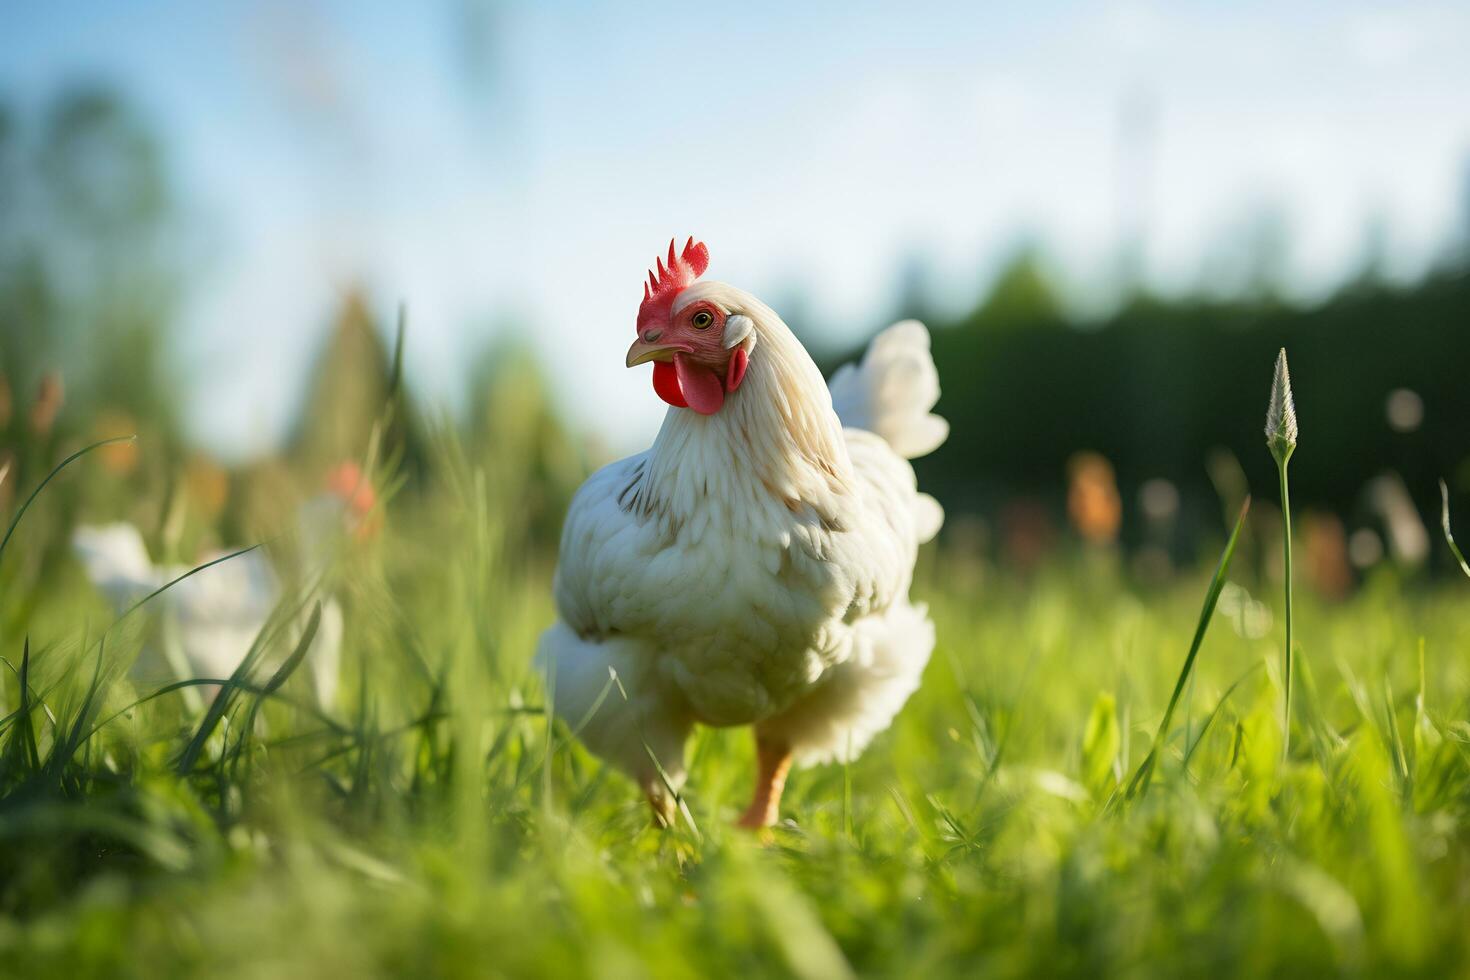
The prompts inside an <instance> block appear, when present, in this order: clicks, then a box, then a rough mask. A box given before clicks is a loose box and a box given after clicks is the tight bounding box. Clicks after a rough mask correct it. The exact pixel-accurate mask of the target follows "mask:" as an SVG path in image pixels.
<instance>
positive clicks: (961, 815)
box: [0, 445, 1470, 977]
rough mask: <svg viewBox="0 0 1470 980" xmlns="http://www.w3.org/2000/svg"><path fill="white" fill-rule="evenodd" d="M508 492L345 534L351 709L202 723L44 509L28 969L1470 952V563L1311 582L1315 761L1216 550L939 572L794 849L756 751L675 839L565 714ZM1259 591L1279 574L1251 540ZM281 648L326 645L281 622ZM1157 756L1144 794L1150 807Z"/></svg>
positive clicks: (799, 789) (17, 697)
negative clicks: (56, 552)
mask: <svg viewBox="0 0 1470 980" xmlns="http://www.w3.org/2000/svg"><path fill="white" fill-rule="evenodd" d="M75 465H76V466H77V467H78V468H85V467H86V466H87V465H88V464H87V461H85V460H83V461H80V462H79V463H78V464H75ZM502 486H503V482H502V481H500V480H499V479H498V478H497V476H496V473H495V470H494V468H488V469H480V468H476V467H473V466H471V465H469V464H468V463H466V462H465V461H464V459H463V456H462V454H459V453H458V451H457V450H456V449H455V447H453V446H452V445H446V447H445V451H444V452H442V453H441V454H440V462H439V463H438V464H437V466H436V468H435V470H434V472H433V473H432V474H431V477H430V488H429V489H428V490H426V491H425V492H424V494H423V495H422V496H421V497H414V498H412V499H411V498H410V497H409V495H408V494H403V495H400V499H398V500H395V501H393V502H392V503H390V505H389V508H388V515H387V520H386V522H385V524H384V527H383V532H382V533H381V534H380V535H379V536H378V537H377V538H376V539H374V540H373V541H371V542H366V543H357V544H354V545H352V551H351V552H350V554H348V555H346V556H344V557H345V558H348V559H350V560H346V561H343V562H342V563H341V567H340V568H339V569H338V571H337V577H336V591H337V593H338V594H339V595H340V596H342V597H343V600H344V604H345V606H346V607H347V613H348V635H347V640H346V647H345V649H344V663H345V671H346V677H345V683H344V691H343V693H342V695H341V698H340V701H339V705H338V707H337V709H336V711H334V712H332V713H331V714H330V715H323V714H321V713H319V712H317V711H316V710H315V709H314V708H313V707H312V701H311V696H310V692H309V690H308V688H307V685H306V684H305V683H304V678H303V677H297V676H287V675H288V673H289V670H284V669H283V670H280V671H276V672H272V671H271V670H267V669H264V668H263V667H261V668H259V669H257V670H254V671H251V670H245V671H241V672H240V673H238V674H237V676H236V677H235V678H232V679H230V684H229V685H228V686H227V690H226V696H225V697H224V698H222V699H221V700H220V701H217V702H215V704H216V708H215V709H214V710H211V711H209V712H208V713H206V714H204V715H203V716H201V715H200V714H195V713H190V712H189V711H188V710H187V709H186V708H185V706H184V702H183V699H182V696H181V692H180V690H178V689H171V690H168V691H167V692H165V693H163V694H161V695H159V696H156V697H151V698H148V695H150V694H152V693H153V692H152V691H151V690H138V689H135V687H134V686H133V684H132V682H131V681H130V680H129V679H128V675H127V672H126V668H127V665H128V663H129V662H130V660H131V658H132V657H133V656H135V654H136V652H137V651H138V649H139V647H140V645H141V644H142V643H144V642H145V641H146V639H147V638H148V636H149V632H148V616H149V607H148V606H146V605H145V606H144V607H143V608H142V609H140V610H139V611H138V612H137V613H135V614H134V615H133V616H130V617H128V619H127V620H125V621H124V622H122V623H119V624H118V625H117V626H115V627H113V628H111V629H109V628H108V626H109V624H110V623H111V622H112V617H110V616H109V615H108V614H107V612H106V610H105V608H104V607H103V605H102V604H101V601H100V600H99V599H98V598H97V597H96V596H94V595H93V594H92V593H91V591H90V589H89V588H88V587H87V586H86V585H85V583H83V582H82V581H81V580H80V577H79V575H78V574H76V572H75V570H74V569H73V570H68V569H67V568H66V567H64V565H63V567H62V568H61V570H60V571H57V570H55V569H53V570H52V572H51V573H49V574H43V573H42V572H41V571H37V569H39V568H40V567H41V565H40V564H38V563H35V562H29V563H28V562H20V561H17V560H16V559H17V558H18V557H19V555H20V554H21V553H22V552H30V553H34V552H36V551H37V550H39V549H44V548H47V547H54V546H55V545H56V543H55V542H48V541H45V540H37V536H39V535H41V534H42V533H43V532H44V531H45V529H46V528H48V527H51V526H52V524H48V523H45V522H40V523H38V524H37V525H36V527H35V528H34V529H32V528H30V527H29V526H28V525H26V524H22V525H21V526H20V528H19V530H18V531H17V532H16V534H15V537H14V540H13V541H12V542H11V545H10V550H9V551H8V552H7V553H6V554H5V555H4V556H3V557H4V560H5V562H6V563H7V566H9V564H10V563H12V562H14V563H15V567H14V568H10V567H7V568H4V569H0V572H4V573H6V574H5V575H4V577H3V578H0V582H3V589H4V591H3V592H0V609H3V616H0V655H3V656H4V657H5V661H6V662H5V663H4V664H0V716H3V717H4V720H3V722H0V726H3V727H0V971H3V972H4V973H7V974H9V975H14V976H26V977H36V976H43V975H58V976H86V975H97V976H149V977H160V976H179V975H209V976H252V977H256V976H258V977H292V976H301V977H311V976H324V975H340V976H374V975H427V974H444V975H451V976H485V975H489V976H514V975H545V976H561V975H568V974H572V975H593V976H608V977H616V976H630V977H633V976H647V975H651V976H668V977H701V976H731V975H735V976H741V975H794V976H803V977H831V976H842V975H845V974H847V973H857V974H864V975H878V976H914V975H919V976H925V975H927V976H934V977H943V976H975V975H977V974H980V975H998V976H1010V975H1021V974H1038V973H1039V974H1063V975H1065V974H1072V975H1079V976H1096V975H1099V974H1113V975H1154V976H1179V975H1198V974H1209V975H1226V976H1257V975H1261V974H1270V973H1274V974H1279V975H1305V974H1309V973H1321V972H1343V973H1356V974H1361V975H1367V976H1377V975H1420V976H1436V977H1438V976H1448V975H1455V974H1463V973H1464V971H1465V969H1466V967H1467V963H1470V957H1467V945H1470V931H1467V929H1466V928H1465V926H1466V922H1467V916H1470V904H1467V892H1466V882H1467V881H1470V839H1467V833H1466V823H1465V816H1466V805H1467V803H1470V725H1467V723H1466V720H1465V719H1466V718H1467V710H1466V709H1467V705H1470V656H1467V653H1470V587H1467V583H1465V582H1463V581H1458V580H1455V581H1448V582H1446V583H1444V584H1443V585H1438V586H1432V587H1431V586H1428V585H1426V584H1425V583H1423V582H1417V583H1403V582H1401V581H1400V580H1398V579H1397V578H1396V577H1395V576H1394V575H1393V574H1392V573H1390V572H1385V573H1383V574H1381V575H1379V576H1377V577H1375V578H1374V579H1372V580H1371V581H1369V582H1368V583H1367V585H1366V587H1365V588H1364V589H1363V590H1362V591H1361V592H1360V593H1359V594H1358V595H1357V596H1356V597H1355V598H1353V599H1352V600H1350V601H1349V602H1346V603H1343V604H1336V605H1325V604H1322V603H1321V602H1319V601H1316V600H1314V599H1313V597H1312V596H1311V594H1310V593H1304V594H1301V595H1298V596H1297V610H1296V624H1295V626H1296V641H1297V646H1298V650H1299V653H1300V658H1299V660H1298V662H1297V665H1296V667H1297V671H1298V677H1297V681H1298V682H1299V686H1298V688H1297V692H1296V695H1295V701H1296V705H1295V707H1296V712H1295V713H1294V716H1293V719H1294V725H1295V731H1294V732H1293V737H1292V739H1291V753H1290V755H1289V756H1288V757H1287V758H1286V759H1283V755H1282V744H1283V737H1282V734H1283V733H1282V731H1281V711H1280V704H1281V697H1282V693H1281V682H1282V677H1281V672H1280V664H1281V658H1280V641H1279V633H1278V632H1273V633H1271V634H1268V635H1267V636H1265V637H1263V638H1260V639H1254V640H1252V639H1246V638H1243V637H1242V636H1241V635H1239V634H1238V633H1237V632H1236V631H1235V630H1234V629H1233V628H1232V625H1231V623H1230V622H1229V621H1228V618H1227V617H1223V616H1215V617H1214V618H1213V620H1211V619H1210V617H1209V616H1208V609H1207V610H1206V612H1207V614H1206V615H1205V616H1203V617H1202V616H1201V602H1202V599H1205V598H1206V597H1207V594H1208V595H1209V596H1210V597H1211V598H1213V597H1215V596H1218V593H1219V587H1220V585H1221V584H1222V582H1223V575H1222V576H1220V577H1218V578H1212V577H1211V575H1210V574H1209V568H1210V567H1211V566H1209V565H1207V564H1206V563H1205V561H1202V562H1201V565H1200V569H1199V570H1198V571H1196V572H1193V573H1189V574H1185V575H1182V576H1181V577H1180V580H1179V581H1178V582H1176V583H1174V584H1172V585H1170V586H1168V587H1166V588H1161V589H1151V590H1141V589H1137V588H1133V587H1130V586H1129V585H1128V584H1127V583H1126V582H1125V581H1124V576H1122V575H1121V574H1119V572H1118V570H1117V566H1116V562H1114V561H1112V560H1111V556H1106V555H1077V556H1073V557H1071V558H1067V559H1064V560H1059V561H1058V562H1056V563H1055V564H1053V565H1051V566H1049V567H1047V568H1045V569H1044V570H1042V571H1041V572H1039V573H1038V574H1037V575H1036V576H1034V577H1033V578H1030V579H1026V580H1021V579H1018V578H1016V577H1013V576H1012V575H1011V574H1008V573H1007V571H1006V570H1005V569H1004V568H997V567H995V566H993V565H990V564H987V563H984V562H979V561H976V560H973V559H968V558H965V557H964V556H958V555H948V554H944V553H933V554H927V555H926V556H925V558H924V561H923V562H922V563H921V569H920V575H919V581H918V584H917V585H916V589H915V592H916V596H917V597H918V598H921V599H923V600H925V601H927V602H929V603H930V605H931V609H932V612H933V614H934V616H935V619H936V621H937V624H938V634H939V646H938V649H937V650H936V651H935V655H934V658H933V661H932V662H931V664H930V667H929V669H928V672H927V674H926V676H925V680H924V685H923V687H922V688H921V689H920V691H919V692H918V693H917V694H916V695H915V697H914V698H913V700H912V701H911V702H910V704H909V705H908V706H907V708H905V710H904V711H903V713H902V714H901V715H900V716H899V718H898V721H897V722H896V724H895V725H894V727H893V729H892V730H891V731H889V732H887V733H885V734H884V735H883V736H882V737H880V738H879V739H878V740H877V741H876V742H875V744H874V745H873V746H872V748H871V749H869V751H868V752H867V753H866V754H865V755H863V756H862V757H861V758H860V759H859V760H858V761H857V762H855V763H853V764H852V765H851V766H847V767H842V766H833V767H825V768H818V769H813V770H806V771H801V772H798V773H796V774H795V775H794V776H793V778H792V780H791V783H790V787H789V789H788V794H787V798H786V801H785V804H784V806H783V815H784V816H785V817H787V818H789V819H788V822H787V824H786V825H784V826H782V827H780V828H778V829H777V830H776V832H775V833H774V835H773V836H772V837H771V838H770V839H769V840H768V841H763V840H760V839H757V838H755V837H753V836H751V835H748V834H745V833H742V832H739V831H737V830H735V829H733V828H732V827H731V826H730V824H731V821H732V820H733V818H734V817H735V816H736V815H737V814H738V812H739V809H740V807H741V806H742V805H743V803H744V802H745V798H746V796H747V795H748V791H749V780H750V779H751V769H752V759H751V755H752V753H751V746H750V739H749V738H748V735H747V733H745V732H743V731H730V732H726V731H705V732H702V733H701V734H699V735H698V736H697V737H696V739H695V740H694V741H693V743H692V744H691V746H690V753H689V755H690V771H691V779H690V783H689V786H688V787H687V791H686V802H687V805H688V807H689V815H690V817H691V818H692V822H680V823H679V824H678V825H677V826H676V827H675V828H674V829H673V830H670V831H657V830H655V829H653V828H652V827H651V826H650V821H649V814H648V813H647V811H646V808H645V805H644V804H643V802H642V799H641V797H640V795H639V793H638V792H637V791H636V790H635V789H634V787H633V786H632V785H631V784H630V783H629V782H628V781H627V780H625V779H623V778H622V777H621V776H618V775H616V774H614V773H613V772H611V771H609V770H608V769H607V768H606V767H604V766H603V765H601V764H600V763H599V762H598V761H597V760H596V759H594V758H592V757H590V756H589V755H587V754H586V753H585V752H584V751H583V750H582V749H581V748H580V747H579V746H577V744H576V743H575V740H573V739H572V738H571V737H570V733H569V732H568V731H567V730H566V729H565V728H563V727H561V726H560V725H558V726H556V727H554V728H553V729H552V730H551V731H548V730H547V725H546V722H545V719H544V717H543V715H542V714H541V711H540V708H539V706H540V704H541V693H540V688H539V685H538V683H537V682H536V681H535V679H534V677H533V676H532V675H531V673H530V670H529V659H530V655H531V651H532V649H533V647H534V642H535V637H536V634H537V632H538V631H539V629H540V628H541V627H542V626H543V625H544V624H545V623H546V622H548V621H549V619H550V617H551V615H552V611H551V608H550V604H549V597H548V592H549V580H550V565H549V563H548V560H547V558H546V556H545V555H544V554H541V553H539V552H538V551H536V550H534V549H532V548H531V547H530V546H529V545H528V544H527V543H526V542H525V541H524V540H523V538H522V537H521V532H520V531H519V529H518V525H517V522H516V519H515V515H516V514H517V512H518V501H517V500H516V499H515V497H514V496H513V495H511V496H507V495H506V493H505V491H503V489H502ZM46 500H47V498H46V497H45V496H43V497H41V498H39V500H38V503H37V508H38V509H43V508H45V507H46V506H47V502H46ZM31 530H34V531H35V532H36V533H35V535H31V534H28V532H29V531H31ZM1260 550H1263V549H1257V551H1260ZM1203 557H1204V556H1202V558H1203ZM1206 560H1207V559H1206ZM1222 570H1223V563H1222ZM1229 577H1230V578H1231V580H1232V581H1235V582H1237V583H1238V584H1241V585H1244V586H1246V587H1247V588H1249V589H1250V590H1251V592H1253V593H1255V594H1257V595H1260V596H1262V597H1270V596H1272V595H1279V594H1280V590H1279V587H1278V585H1277V584H1276V583H1273V582H1270V581H1261V580H1258V579H1257V578H1256V572H1255V569H1254V568H1253V566H1252V562H1250V561H1243V560H1242V559H1237V561H1236V563H1235V565H1234V566H1232V567H1231V568H1230V571H1229ZM290 601H291V603H293V606H294V604H301V606H302V608H306V609H310V606H309V605H307V603H309V602H310V601H311V597H310V596H308V595H306V594H302V595H299V596H292V597H291V599H290ZM1280 613H1281V610H1280V609H1279V608H1277V609H1276V614H1277V617H1278V621H1279V617H1280ZM1206 627H1208V630H1206ZM1192 638H1193V639H1194V641H1195V642H1194V646H1193V648H1191V639H1192ZM255 659H256V662H257V664H261V665H263V664H267V663H275V664H281V663H285V664H286V665H287V667H288V668H289V667H290V666H292V665H293V657H292V650H291V649H290V648H289V644H288V642H287V638H286V637H284V636H277V637H272V636H270V635H267V636H266V637H265V638H263V640H262V641H261V653H260V656H259V657H257V658H255ZM298 659H299V658H298ZM1187 663H1188V664H1192V669H1189V670H1186V664H1187ZM1186 679H1187V680H1188V681H1189V683H1188V684H1186V683H1185V682H1186ZM1171 692H1172V694H1173V698H1172V699H1171V696H1170V695H1171ZM144 698H147V699H146V700H140V699H144ZM1170 716H1172V717H1170ZM1156 733H1157V738H1155V735H1156ZM1140 772H1142V773H1143V774H1144V775H1143V778H1142V785H1141V786H1140V790H1141V789H1142V788H1144V787H1146V788H1147V792H1146V793H1145V792H1142V791H1139V792H1134V793H1132V794H1129V793H1128V792H1126V789H1127V786H1128V783H1129V782H1130V781H1132V780H1134V779H1135V778H1136V777H1137V775H1138V774H1139V773H1140Z"/></svg>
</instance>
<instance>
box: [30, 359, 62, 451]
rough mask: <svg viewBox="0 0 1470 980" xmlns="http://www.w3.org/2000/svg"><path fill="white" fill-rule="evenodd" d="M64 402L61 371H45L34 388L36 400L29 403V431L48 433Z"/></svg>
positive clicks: (42, 434) (39, 433)
mask: <svg viewBox="0 0 1470 980" xmlns="http://www.w3.org/2000/svg"><path fill="white" fill-rule="evenodd" d="M65 403H66V388H65V386H64V385H63V384H62V383H61V372H60V371H47V372H46V375H45V377H43V378H41V385H40V387H39V388H37V389H36V400H35V401H34V402H33V403H31V432H33V433H34V434H35V435H38V436H46V435H49V434H50V432H51V427H52V426H54V425H55V424H56V416H57V415H59V414H61V406H62V405H63V404H65Z"/></svg>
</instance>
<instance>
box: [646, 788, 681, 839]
mask: <svg viewBox="0 0 1470 980" xmlns="http://www.w3.org/2000/svg"><path fill="white" fill-rule="evenodd" d="M642 782H643V796H644V798H645V799H647V800H648V807H649V809H651V810H652V811H653V825H654V826H655V827H657V828H658V829H659V830H667V829H668V828H669V827H672V826H673V825H674V817H675V814H676V812H677V810H678V807H679V804H678V801H677V800H675V798H674V795H673V794H672V793H670V792H669V788H668V787H667V786H665V785H664V781H663V780H662V779H660V778H659V777H658V775H657V774H655V775H652V776H648V777H646V778H644V779H643V780H642Z"/></svg>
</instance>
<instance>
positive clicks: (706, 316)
mask: <svg viewBox="0 0 1470 980" xmlns="http://www.w3.org/2000/svg"><path fill="white" fill-rule="evenodd" d="M689 322H690V323H691V324H693V326H694V329H696V330H703V329H704V328H705V327H708V326H709V325H710V324H711V323H714V322H715V318H714V317H713V316H711V315H710V312H709V311H708V310H700V311H699V312H698V313H696V314H694V315H693V316H692V317H690V318H689Z"/></svg>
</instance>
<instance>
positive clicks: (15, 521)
mask: <svg viewBox="0 0 1470 980" xmlns="http://www.w3.org/2000/svg"><path fill="white" fill-rule="evenodd" d="M137 438H138V437H137V436H117V437H116V438H113V439H103V440H102V441H101V442H94V443H92V444H91V445H90V446H83V447H82V448H81V449H78V450H77V451H76V452H74V453H72V454H71V455H70V456H68V457H66V459H63V460H62V461H61V462H59V463H57V464H56V466H55V467H53V468H52V470H51V472H50V473H47V474H46V479H44V480H42V481H41V482H40V483H39V484H37V486H36V489H34V490H32V491H31V495H30V496H29V497H27V498H26V502H25V503H23V504H21V505H20V510H18V511H16V512H15V517H13V518H11V520H10V527H8V528H6V530H5V537H4V538H3V539H0V558H4V556H5V546H6V545H8V544H10V536H11V535H12V534H14V533H15V529H16V528H17V527H18V526H19V525H20V519H21V518H22V517H25V516H26V511H27V510H29V509H30V506H31V504H32V503H34V502H35V499H36V498H37V497H38V496H40V495H41V491H42V490H44V489H46V484H48V483H50V482H51V480H52V478H53V477H55V476H56V474H58V473H60V472H61V471H62V470H64V469H66V468H67V467H68V466H69V465H71V463H72V462H73V461H74V460H77V459H80V458H81V457H83V456H85V455H87V454H88V453H90V452H91V451H92V450H94V449H101V448H102V447H103V446H111V445H112V444H114V443H118V442H133V441H134V440H136V439H137Z"/></svg>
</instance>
